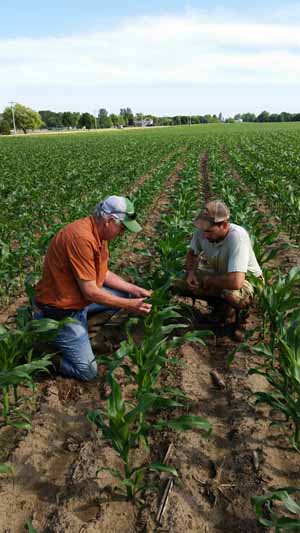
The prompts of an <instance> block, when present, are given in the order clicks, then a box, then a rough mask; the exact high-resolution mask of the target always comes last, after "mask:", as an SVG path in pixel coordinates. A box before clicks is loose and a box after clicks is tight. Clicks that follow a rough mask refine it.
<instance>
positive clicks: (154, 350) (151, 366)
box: [109, 290, 212, 397]
mask: <svg viewBox="0 0 300 533" xmlns="http://www.w3.org/2000/svg"><path fill="white" fill-rule="evenodd" d="M151 300H152V304H153V307H152V312H151V313H150V314H149V315H148V316H147V317H146V318H145V319H144V320H143V322H142V325H143V340H142V341H141V342H139V343H137V342H136V341H135V338H134V328H135V327H136V324H137V322H138V321H137V320H136V319H134V320H132V321H131V322H130V323H129V324H128V327H127V340H126V341H123V342H122V343H121V346H120V348H119V350H118V351H117V352H116V355H115V360H114V361H113V362H110V365H109V368H110V372H112V371H114V370H115V368H116V367H117V366H120V365H121V366H122V368H123V369H124V371H125V372H126V374H127V376H129V377H130V378H131V379H132V380H133V381H134V382H135V383H136V385H137V391H136V396H137V397H141V396H143V394H144V393H146V392H147V393H149V392H153V391H154V390H156V393H158V389H157V380H158V377H159V375H160V372H161V370H162V368H163V367H164V366H165V365H166V362H167V361H169V362H171V363H173V364H176V363H179V361H178V359H176V358H174V357H173V358H168V353H169V352H170V350H172V349H174V348H176V347H178V346H180V345H181V344H183V343H185V342H195V343H199V344H202V345H205V342H204V340H203V339H204V338H205V337H206V336H208V335H212V332H210V331H197V332H195V331H190V332H187V333H185V334H183V335H181V336H178V337H172V338H170V335H172V334H173V332H174V331H175V330H178V329H179V330H182V329H183V328H186V327H187V326H188V324H187V323H183V322H179V320H180V319H181V318H182V317H181V315H180V314H179V313H178V312H177V310H176V307H175V306H168V307H164V308H162V309H161V308H160V305H161V304H163V303H165V292H164V290H160V291H156V292H154V294H153V297H152V298H151ZM126 357H127V358H129V360H130V362H131V363H132V365H130V366H129V365H128V364H127V363H125V361H124V360H125V358H126ZM159 393H160V394H164V393H165V389H164V387H159ZM170 393H171V389H170V387H169V388H168V394H170ZM177 394H178V391H177Z"/></svg>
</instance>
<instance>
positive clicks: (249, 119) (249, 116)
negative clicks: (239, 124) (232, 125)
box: [241, 113, 256, 122]
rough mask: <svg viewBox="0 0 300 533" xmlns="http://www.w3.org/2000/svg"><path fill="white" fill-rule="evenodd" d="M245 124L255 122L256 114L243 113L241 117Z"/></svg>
mask: <svg viewBox="0 0 300 533" xmlns="http://www.w3.org/2000/svg"><path fill="white" fill-rule="evenodd" d="M241 117H242V119H243V122H255V120H256V116H255V114H254V113H243V114H242V115H241Z"/></svg>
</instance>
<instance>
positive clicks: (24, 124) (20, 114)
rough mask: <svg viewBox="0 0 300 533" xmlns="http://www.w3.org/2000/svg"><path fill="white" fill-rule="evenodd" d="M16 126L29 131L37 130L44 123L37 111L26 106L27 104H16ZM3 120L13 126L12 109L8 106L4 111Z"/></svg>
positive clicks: (25, 131)
mask: <svg viewBox="0 0 300 533" xmlns="http://www.w3.org/2000/svg"><path fill="white" fill-rule="evenodd" d="M14 114H15V123H16V128H17V129H20V130H23V132H24V133H27V131H28V130H35V129H37V128H39V127H40V126H41V125H42V119H41V117H40V115H39V113H38V112H37V111H34V110H33V109H30V107H26V106H25V105H21V104H16V105H15V107H14ZM3 120H5V121H6V122H8V123H9V125H10V127H11V128H12V127H13V120H12V110H11V108H10V107H6V108H5V109H4V111H3Z"/></svg>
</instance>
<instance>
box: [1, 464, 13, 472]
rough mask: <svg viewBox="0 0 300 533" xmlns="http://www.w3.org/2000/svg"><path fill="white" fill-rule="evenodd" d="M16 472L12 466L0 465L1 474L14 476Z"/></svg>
mask: <svg viewBox="0 0 300 533" xmlns="http://www.w3.org/2000/svg"><path fill="white" fill-rule="evenodd" d="M13 473H14V470H13V467H12V466H9V465H7V464H5V463H0V474H13Z"/></svg>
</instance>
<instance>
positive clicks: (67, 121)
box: [62, 111, 80, 128]
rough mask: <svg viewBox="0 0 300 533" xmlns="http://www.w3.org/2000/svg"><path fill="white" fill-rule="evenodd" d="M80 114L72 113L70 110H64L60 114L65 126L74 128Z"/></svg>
mask: <svg viewBox="0 0 300 533" xmlns="http://www.w3.org/2000/svg"><path fill="white" fill-rule="evenodd" d="M79 117H80V114H79V113H72V112H71V111H65V112H64V113H63V114H62V123H63V125H64V126H66V127H67V128H75V127H76V126H77V124H78V120H79Z"/></svg>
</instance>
